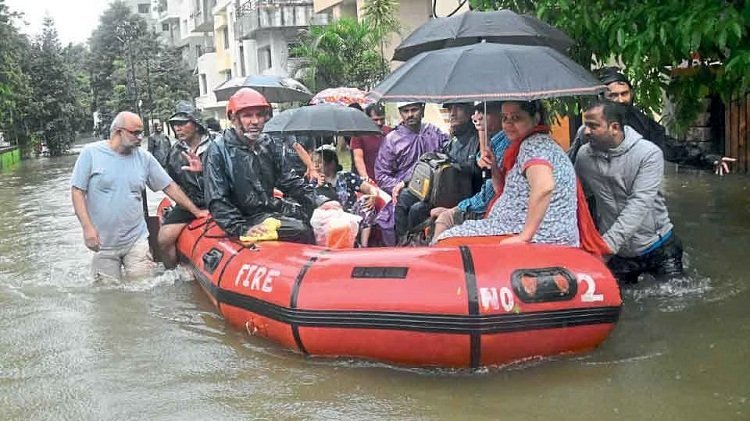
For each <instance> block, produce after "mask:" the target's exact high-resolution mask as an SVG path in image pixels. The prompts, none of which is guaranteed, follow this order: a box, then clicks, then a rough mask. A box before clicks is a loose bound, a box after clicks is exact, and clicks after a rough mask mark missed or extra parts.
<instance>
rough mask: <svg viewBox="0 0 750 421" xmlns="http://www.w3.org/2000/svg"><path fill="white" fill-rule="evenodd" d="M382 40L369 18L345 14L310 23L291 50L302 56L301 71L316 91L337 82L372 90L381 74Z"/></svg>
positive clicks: (295, 54)
mask: <svg viewBox="0 0 750 421" xmlns="http://www.w3.org/2000/svg"><path fill="white" fill-rule="evenodd" d="M380 41H381V39H380V38H379V35H378V32H377V31H373V30H372V28H371V27H370V25H369V24H368V23H367V22H357V21H356V20H354V19H349V18H342V19H338V20H336V21H334V22H331V23H330V24H328V25H325V26H313V27H311V28H310V29H309V30H308V31H307V32H305V33H304V34H303V35H302V39H301V43H300V45H299V46H297V47H294V48H293V49H292V51H291V54H292V55H293V56H295V57H298V58H301V59H302V64H301V66H300V68H299V69H298V71H299V72H300V73H301V74H302V79H303V80H304V81H305V83H306V84H307V86H309V87H310V89H312V90H313V91H320V90H323V89H326V88H331V87H337V86H348V87H354V88H360V89H365V90H369V89H370V88H371V87H372V86H373V85H374V84H375V83H376V82H377V81H378V80H379V79H380V75H381V65H382V64H381V57H380V55H379V54H378V53H377V48H378V46H379V44H380Z"/></svg>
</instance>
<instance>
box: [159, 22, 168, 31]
mask: <svg viewBox="0 0 750 421" xmlns="http://www.w3.org/2000/svg"><path fill="white" fill-rule="evenodd" d="M161 30H162V32H167V31H169V24H168V23H162V24H161Z"/></svg>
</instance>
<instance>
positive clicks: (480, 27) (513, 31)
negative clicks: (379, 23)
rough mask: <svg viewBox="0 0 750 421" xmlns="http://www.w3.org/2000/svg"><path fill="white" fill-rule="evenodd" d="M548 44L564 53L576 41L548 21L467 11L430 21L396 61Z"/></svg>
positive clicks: (398, 51) (506, 13)
mask: <svg viewBox="0 0 750 421" xmlns="http://www.w3.org/2000/svg"><path fill="white" fill-rule="evenodd" d="M482 40H484V41H486V42H492V43H497V44H518V45H546V46H548V47H552V48H555V49H557V50H560V51H564V50H566V49H568V48H570V47H571V46H573V44H575V42H574V41H573V40H572V39H570V37H568V36H567V35H566V34H565V33H564V32H562V31H560V30H559V29H557V28H555V27H553V26H550V25H548V24H547V23H545V22H542V21H541V20H539V19H537V18H535V17H533V16H527V15H519V14H516V13H514V12H512V11H510V10H498V11H493V12H466V13H462V14H460V15H455V16H451V17H446V18H436V19H431V20H429V21H427V23H425V24H424V25H422V26H420V27H419V28H417V29H415V30H414V32H412V33H411V34H409V36H408V37H406V39H405V40H403V42H401V44H400V45H399V46H398V47H396V50H395V51H394V53H393V60H398V61H406V60H408V59H410V58H411V57H414V56H416V55H417V54H419V53H423V52H425V51H433V50H439V49H441V48H449V47H458V46H462V45H469V44H476V43H478V42H481V41H482Z"/></svg>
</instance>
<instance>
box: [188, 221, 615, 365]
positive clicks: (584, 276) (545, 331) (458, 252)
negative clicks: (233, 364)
mask: <svg viewBox="0 0 750 421" xmlns="http://www.w3.org/2000/svg"><path fill="white" fill-rule="evenodd" d="M177 248H178V254H179V256H180V260H181V262H182V263H183V264H185V265H187V267H189V268H190V270H191V271H192V272H193V273H194V275H195V276H196V278H197V280H198V282H199V283H200V285H201V286H202V287H203V289H204V290H205V291H206V292H207V293H208V295H209V297H210V298H211V300H212V301H213V302H214V304H215V305H216V307H217V308H218V309H219V312H220V313H221V314H222V315H223V316H224V317H225V318H226V320H227V321H229V322H230V323H231V324H232V325H235V326H237V327H238V328H241V329H246V330H247V331H248V332H249V333H250V334H252V335H257V336H263V337H266V338H268V339H270V340H272V341H274V342H277V343H279V344H280V345H282V346H284V347H287V348H291V349H293V350H297V351H299V352H300V353H302V354H305V355H312V356H327V357H357V358H364V359H371V360H379V361H385V362H389V363H393V364H398V365H409V366H439V367H480V366H492V365H499V364H505V363H509V362H513V361H517V360H521V359H526V358H530V357H537V356H549V355H556V354H561V353H573V352H581V351H585V350H589V349H592V348H594V347H596V346H597V345H599V344H600V343H601V342H602V341H603V340H604V339H605V338H606V337H607V335H608V334H609V333H610V332H611V331H612V329H613V328H614V326H615V322H617V319H618V317H619V315H620V306H621V299H620V291H619V287H618V286H617V282H616V281H615V279H614V278H613V277H612V275H611V274H610V272H609V270H608V269H607V267H606V266H605V265H604V264H603V263H602V262H601V261H599V260H598V259H596V258H595V257H593V256H591V255H589V254H587V253H585V252H583V251H581V250H579V249H573V248H567V247H557V246H545V245H518V246H516V245H514V246H500V245H497V246H495V245H474V246H472V245H469V246H460V247H422V248H370V249H351V250H327V249H325V248H322V247H317V246H310V245H301V244H292V243H283V242H262V243H258V244H256V245H255V246H253V247H246V246H243V245H242V244H240V243H238V242H235V241H233V240H231V239H229V238H227V237H226V236H225V234H224V232H223V231H222V230H221V229H220V228H219V227H218V226H217V225H216V223H214V222H212V221H208V220H205V219H201V220H196V221H193V223H192V224H190V225H188V226H187V227H186V228H185V229H184V230H183V232H182V233H181V235H180V237H179V240H178V244H177Z"/></svg>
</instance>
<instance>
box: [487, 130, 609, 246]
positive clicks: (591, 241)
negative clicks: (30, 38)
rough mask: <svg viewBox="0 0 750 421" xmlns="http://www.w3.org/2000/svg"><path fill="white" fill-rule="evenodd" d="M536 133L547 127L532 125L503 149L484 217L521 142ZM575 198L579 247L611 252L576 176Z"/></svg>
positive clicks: (503, 180)
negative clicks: (496, 177) (500, 164)
mask: <svg viewBox="0 0 750 421" xmlns="http://www.w3.org/2000/svg"><path fill="white" fill-rule="evenodd" d="M537 133H545V134H548V133H549V127H547V126H545V125H541V124H540V125H538V126H536V127H534V128H533V129H532V130H531V131H530V132H529V133H528V134H527V135H526V136H525V137H524V138H522V139H518V140H515V139H512V140H511V142H510V146H508V149H507V150H506V151H505V155H503V165H502V167H501V168H500V186H498V187H499V188H498V187H496V190H497V191H496V192H495V197H494V198H493V199H492V201H490V204H489V206H488V207H487V213H485V218H486V217H487V215H489V210H490V209H492V206H493V205H494V204H495V201H497V199H499V198H500V195H501V194H502V193H503V188H504V187H505V177H506V176H507V174H508V173H509V172H510V170H511V169H512V168H513V166H514V165H516V160H518V153H519V152H520V151H521V144H522V143H523V141H524V140H526V139H528V138H529V137H531V136H532V135H535V134H537ZM576 198H577V201H578V206H577V212H576V213H577V216H578V234H579V237H580V241H581V245H580V247H581V248H582V249H583V250H585V251H587V252H589V253H591V254H594V255H597V256H603V255H605V254H612V250H611V249H610V248H609V246H608V245H607V243H606V242H605V241H604V239H603V238H602V236H601V235H599V231H597V230H596V226H595V225H594V220H593V219H592V218H591V213H590V212H589V205H588V202H586V195H585V194H584V192H583V187H582V186H581V181H580V180H579V179H578V177H576Z"/></svg>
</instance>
